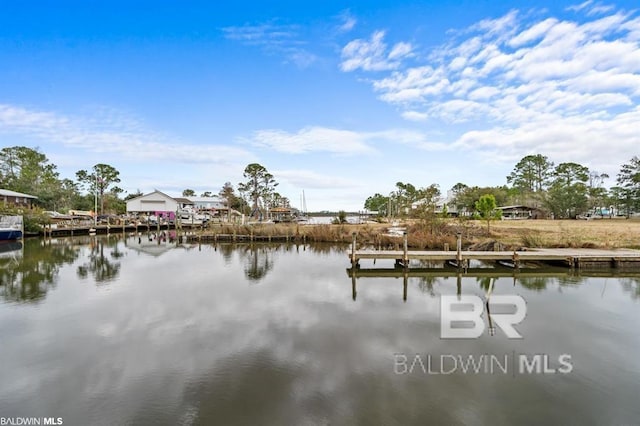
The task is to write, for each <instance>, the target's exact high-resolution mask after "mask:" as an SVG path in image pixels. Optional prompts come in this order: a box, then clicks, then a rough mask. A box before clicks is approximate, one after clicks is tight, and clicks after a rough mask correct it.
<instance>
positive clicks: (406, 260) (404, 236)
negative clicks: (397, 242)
mask: <svg viewBox="0 0 640 426" xmlns="http://www.w3.org/2000/svg"><path fill="white" fill-rule="evenodd" d="M402 239H403V241H402V249H403V251H404V253H403V255H402V263H403V266H404V267H405V269H406V268H408V267H409V253H408V251H409V244H408V238H407V231H404V233H403V234H402Z"/></svg>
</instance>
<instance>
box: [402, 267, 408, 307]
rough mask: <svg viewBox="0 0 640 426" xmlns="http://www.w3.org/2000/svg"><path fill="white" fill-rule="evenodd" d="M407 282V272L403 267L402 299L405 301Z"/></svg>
mask: <svg viewBox="0 0 640 426" xmlns="http://www.w3.org/2000/svg"><path fill="white" fill-rule="evenodd" d="M408 284H409V273H408V271H407V270H406V269H405V271H404V274H403V275H402V301H403V302H406V301H407V287H408Z"/></svg>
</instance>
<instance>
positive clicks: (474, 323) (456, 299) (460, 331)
mask: <svg viewBox="0 0 640 426" xmlns="http://www.w3.org/2000/svg"><path fill="white" fill-rule="evenodd" d="M498 305H500V306H504V305H508V306H511V307H512V309H510V310H513V308H515V311H514V312H513V313H493V314H492V313H491V309H492V308H493V307H495V306H498ZM485 307H486V311H487V315H488V319H489V327H490V330H491V331H492V332H493V330H494V328H493V324H496V325H497V326H498V327H499V328H500V329H501V330H502V331H503V332H504V334H506V335H507V337H508V338H510V339H522V335H520V333H518V331H517V330H516V329H515V328H514V325H516V324H519V323H520V322H522V320H523V319H524V317H525V316H526V314H527V304H526V303H525V301H524V299H523V298H522V297H521V296H517V295H493V296H491V298H489V299H487V302H486V303H484V302H483V300H482V298H481V297H480V296H476V295H468V294H467V295H460V296H455V295H442V296H440V338H442V339H476V338H478V337H480V336H481V335H482V333H483V332H484V330H485V321H484V320H483V318H482V314H483V312H484V311H485ZM454 325H457V326H456V327H454ZM492 334H493V333H492Z"/></svg>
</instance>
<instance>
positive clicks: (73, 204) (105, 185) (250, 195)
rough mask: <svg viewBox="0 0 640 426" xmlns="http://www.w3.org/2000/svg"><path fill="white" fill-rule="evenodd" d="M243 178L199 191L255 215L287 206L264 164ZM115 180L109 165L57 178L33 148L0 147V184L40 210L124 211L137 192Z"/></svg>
mask: <svg viewBox="0 0 640 426" xmlns="http://www.w3.org/2000/svg"><path fill="white" fill-rule="evenodd" d="M243 177H244V181H243V182H239V183H238V184H237V187H234V185H233V184H231V182H225V183H224V184H223V185H222V187H221V189H220V190H219V191H217V192H213V191H205V192H203V193H202V194H201V196H202V197H213V196H215V195H217V196H218V197H220V199H221V200H222V201H223V203H224V204H225V206H228V207H230V208H231V209H234V210H237V211H239V212H241V213H245V214H251V215H253V216H255V217H261V216H264V215H265V213H266V211H267V210H268V209H272V208H275V207H287V208H288V207H290V202H289V199H288V198H287V197H285V196H283V195H281V194H279V193H278V192H277V191H276V187H277V186H278V182H276V180H275V178H274V176H273V175H272V174H271V173H269V172H268V171H267V169H266V168H265V167H264V166H262V165H260V164H257V163H252V164H249V165H247V167H246V168H245V170H244V173H243ZM120 182H121V179H120V172H119V171H118V170H117V169H116V168H115V167H113V166H111V165H109V164H102V163H100V164H96V165H94V166H93V167H91V168H90V169H87V170H78V171H77V172H76V173H75V179H69V178H63V177H61V176H60V173H59V172H58V167H57V166H56V165H55V164H53V163H51V161H49V159H48V158H47V156H46V155H45V154H43V153H42V152H40V150H39V149H37V148H35V149H33V148H28V147H25V146H14V147H7V148H2V149H1V150H0V188H4V189H8V190H11V191H16V192H21V193H24V194H29V195H33V196H35V197H37V200H36V201H35V203H36V205H37V206H38V207H40V208H41V209H43V210H50V211H58V212H66V211H69V210H85V211H93V210H94V209H95V208H96V204H97V212H98V213H99V214H106V213H116V214H121V213H125V212H126V201H127V200H129V199H131V198H135V197H138V196H141V195H143V194H142V192H141V191H140V190H137V191H135V192H132V193H128V194H126V195H124V190H122V189H121V188H120V187H119V186H118V184H119V183H120ZM236 188H237V189H236ZM182 195H183V196H184V197H194V196H196V193H195V191H194V190H192V189H185V190H184V191H183V192H182Z"/></svg>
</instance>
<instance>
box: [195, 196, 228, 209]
mask: <svg viewBox="0 0 640 426" xmlns="http://www.w3.org/2000/svg"><path fill="white" fill-rule="evenodd" d="M189 201H191V202H192V203H193V207H195V209H196V210H200V211H202V210H208V211H213V210H226V207H225V206H224V201H223V200H222V199H221V198H219V197H189Z"/></svg>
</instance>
